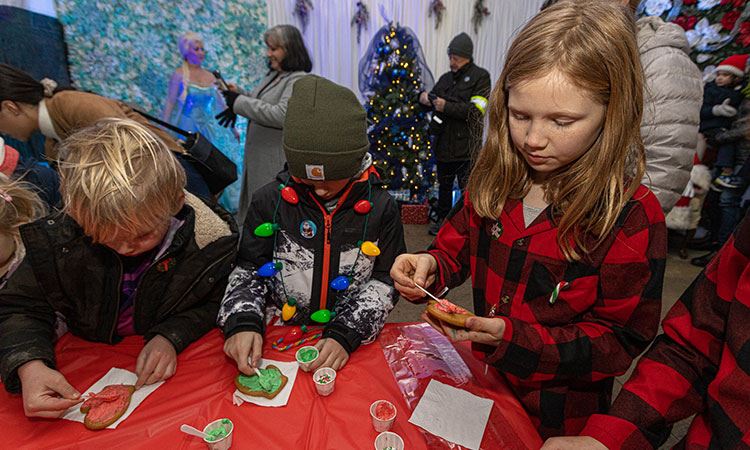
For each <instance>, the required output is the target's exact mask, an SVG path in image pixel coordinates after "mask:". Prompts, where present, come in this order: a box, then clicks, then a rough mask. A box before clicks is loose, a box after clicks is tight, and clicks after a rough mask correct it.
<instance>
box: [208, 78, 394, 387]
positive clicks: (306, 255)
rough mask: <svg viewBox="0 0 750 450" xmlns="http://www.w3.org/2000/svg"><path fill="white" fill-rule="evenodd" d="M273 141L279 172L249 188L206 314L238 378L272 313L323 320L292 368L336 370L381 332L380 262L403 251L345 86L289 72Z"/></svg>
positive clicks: (386, 278)
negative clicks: (237, 234) (232, 255)
mask: <svg viewBox="0 0 750 450" xmlns="http://www.w3.org/2000/svg"><path fill="white" fill-rule="evenodd" d="M282 146H283V148H284V153H285V155H286V159H287V168H286V169H285V170H283V171H281V172H280V173H279V174H278V175H277V177H276V179H275V180H274V181H272V182H270V183H268V184H267V185H265V186H264V187H262V188H260V189H258V190H257V191H255V193H253V195H252V202H251V204H250V207H249V209H248V213H247V217H246V219H245V224H244V232H243V237H242V243H241V245H240V251H239V257H238V260H237V266H236V268H235V269H234V271H233V272H232V274H231V275H230V277H229V286H228V288H227V290H226V292H225V294H224V299H223V300H222V304H221V307H220V309H219V316H218V321H217V322H218V324H219V326H220V327H221V328H222V330H223V332H224V336H225V338H226V343H225V345H224V351H225V353H226V354H227V355H228V356H229V357H230V358H232V359H234V360H235V361H236V362H237V368H238V369H239V370H240V372H242V373H245V374H247V375H252V374H253V373H254V372H253V368H254V367H257V366H258V363H259V360H260V358H261V349H262V347H263V334H264V331H265V326H266V324H267V323H268V322H269V321H273V320H276V321H283V323H285V324H287V325H309V324H312V323H321V324H324V325H325V327H324V329H323V336H322V337H323V339H321V340H320V341H319V342H318V343H317V344H316V345H315V346H316V347H317V348H318V350H319V352H320V356H319V357H318V359H317V360H316V361H315V362H313V363H312V364H311V365H310V366H309V367H308V368H306V369H303V370H313V371H314V370H316V369H317V368H319V367H331V368H333V369H334V370H339V369H340V368H341V367H343V366H344V365H345V364H346V362H347V360H348V358H349V355H350V354H351V353H352V352H353V351H355V350H356V349H357V348H358V347H359V345H360V344H363V343H368V342H372V341H373V340H374V339H375V338H376V337H377V335H378V333H380V330H381V329H382V328H383V325H384V324H385V320H386V317H387V316H388V313H389V312H390V311H391V309H393V306H394V305H395V303H396V300H397V298H398V297H397V295H396V293H395V289H394V287H393V280H391V277H390V273H389V272H390V267H391V265H392V264H393V261H394V260H395V259H396V256H397V255H399V254H401V253H404V252H406V245H405V243H404V231H403V227H402V225H401V220H400V216H399V209H398V205H397V204H396V202H395V201H394V200H393V198H391V196H390V195H389V194H388V192H387V191H386V190H384V189H382V183H381V182H380V179H379V177H378V174H377V172H376V171H375V169H374V167H373V166H372V157H371V156H370V154H369V153H368V152H367V150H368V149H369V147H370V144H369V141H368V138H367V121H366V114H365V110H364V108H363V107H362V105H361V104H360V103H359V101H358V100H357V97H356V96H355V95H354V93H353V92H352V91H350V90H349V89H347V88H345V87H343V86H339V85H337V84H335V83H332V82H331V81H328V80H326V79H325V78H321V77H319V76H315V75H307V76H304V77H302V78H300V79H299V80H298V81H297V82H296V83H295V84H294V88H293V90H292V95H291V97H290V99H289V103H288V106H287V111H286V118H285V121H284V131H283V136H282ZM290 343H291V342H283V343H282V344H281V345H287V344H290Z"/></svg>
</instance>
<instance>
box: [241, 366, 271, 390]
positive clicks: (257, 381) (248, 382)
mask: <svg viewBox="0 0 750 450" xmlns="http://www.w3.org/2000/svg"><path fill="white" fill-rule="evenodd" d="M258 371H259V372H260V375H257V374H255V375H251V376H249V377H248V376H246V375H242V374H240V376H239V378H238V380H239V382H240V384H241V385H243V386H245V387H246V388H248V389H250V390H251V391H265V392H269V393H271V392H276V391H277V390H278V389H279V386H281V371H280V370H279V369H258Z"/></svg>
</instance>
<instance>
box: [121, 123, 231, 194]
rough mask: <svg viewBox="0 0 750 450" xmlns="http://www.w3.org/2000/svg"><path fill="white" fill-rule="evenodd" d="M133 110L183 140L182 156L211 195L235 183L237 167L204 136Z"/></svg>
mask: <svg viewBox="0 0 750 450" xmlns="http://www.w3.org/2000/svg"><path fill="white" fill-rule="evenodd" d="M133 110H134V111H135V112H137V113H138V114H140V115H142V116H143V117H145V118H146V119H148V120H150V121H152V122H154V123H157V124H159V125H161V126H163V127H164V128H166V129H168V130H170V131H173V132H175V133H177V134H179V135H181V136H183V137H184V138H185V140H184V141H183V142H181V144H182V147H183V148H184V149H185V150H186V151H187V154H186V155H184V156H185V157H186V159H187V160H189V161H190V162H191V163H193V166H195V168H196V170H197V171H198V172H199V173H200V174H201V176H202V177H203V180H204V181H205V182H206V184H207V185H208V189H209V191H211V194H213V195H217V194H219V193H221V191H223V190H224V188H226V187H227V186H229V185H230V184H232V183H234V182H235V181H237V165H236V164H235V163H233V162H232V160H231V159H229V158H227V156H226V155H225V154H224V153H222V152H221V150H219V149H218V148H216V147H215V146H214V144H212V143H211V142H210V141H209V140H208V139H206V137H205V136H203V135H202V134H200V133H197V132H190V131H185V130H183V129H181V128H178V127H176V126H174V125H172V124H171V123H167V122H165V121H163V120H161V119H157V118H156V117H154V116H152V115H150V114H146V113H145V112H143V111H139V110H137V109H133Z"/></svg>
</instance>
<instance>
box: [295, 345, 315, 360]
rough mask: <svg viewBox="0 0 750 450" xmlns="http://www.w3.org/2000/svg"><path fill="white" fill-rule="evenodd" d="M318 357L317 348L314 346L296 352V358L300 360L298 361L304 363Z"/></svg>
mask: <svg viewBox="0 0 750 450" xmlns="http://www.w3.org/2000/svg"><path fill="white" fill-rule="evenodd" d="M317 357H318V350H316V349H314V348H304V349H302V350H300V351H299V353H297V359H299V360H300V362H303V363H306V362H310V361H312V360H314V359H315V358H317Z"/></svg>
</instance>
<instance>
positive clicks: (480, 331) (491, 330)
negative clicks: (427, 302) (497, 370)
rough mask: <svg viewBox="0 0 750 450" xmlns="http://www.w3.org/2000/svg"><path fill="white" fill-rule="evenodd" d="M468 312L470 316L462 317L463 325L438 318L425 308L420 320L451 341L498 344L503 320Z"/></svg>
mask: <svg viewBox="0 0 750 450" xmlns="http://www.w3.org/2000/svg"><path fill="white" fill-rule="evenodd" d="M451 304H452V303H451ZM454 306H455V305H454ZM428 308H429V306H428ZM457 308H459V307H457ZM461 309H463V308H461ZM467 312H468V311H467ZM469 314H470V316H468V317H465V318H464V326H463V327H461V326H458V325H455V324H454V323H455V322H454V323H449V322H445V321H443V320H440V319H438V318H436V317H434V316H433V315H432V314H430V313H428V310H427V309H425V311H424V312H423V313H422V320H424V321H425V322H427V323H429V324H430V326H432V327H433V328H434V329H436V330H438V331H439V332H440V333H442V334H444V335H445V336H446V337H447V338H448V339H450V340H451V341H453V342H459V341H472V342H476V343H477V344H486V345H492V346H495V347H496V346H498V345H500V342H501V341H502V339H503V334H504V333H505V321H504V320H503V319H500V318H497V317H491V318H490V317H478V316H475V315H473V314H471V313H469Z"/></svg>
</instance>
